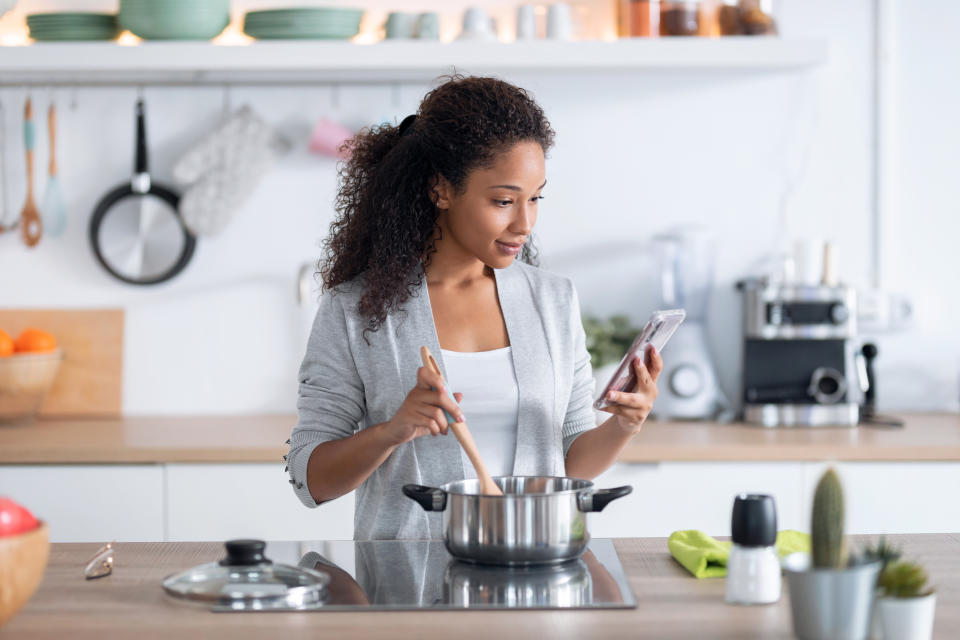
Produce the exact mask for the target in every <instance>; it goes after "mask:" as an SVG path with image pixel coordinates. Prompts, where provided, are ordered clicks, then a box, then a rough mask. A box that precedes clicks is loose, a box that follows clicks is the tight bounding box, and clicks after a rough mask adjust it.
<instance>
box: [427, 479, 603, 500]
mask: <svg viewBox="0 0 960 640" xmlns="http://www.w3.org/2000/svg"><path fill="white" fill-rule="evenodd" d="M492 478H493V480H494V482H496V481H497V480H498V479H502V478H556V479H559V480H576V481H577V482H583V483H585V485H584V486H582V487H580V488H579V489H562V490H559V491H547V492H541V493H505V494H503V495H487V494H483V493H464V492H463V491H452V490H451V489H450V487H451V486H452V485H455V484H460V483H462V482H469V481H471V480H476V478H464V479H463V480H454V481H453V482H446V483H444V484H442V485H440V486H439V487H437V489H440V490H441V491H443V492H445V493H447V494H448V495H453V496H465V497H468V498H491V499H496V500H502V499H504V498H526V497H546V496H562V495H570V494H574V495H579V494H581V493H583V492H584V491H593V490H594V489H595V485H594V483H593V482H591V481H590V480H584V479H583V478H574V477H573V476H513V475H511V476H492Z"/></svg>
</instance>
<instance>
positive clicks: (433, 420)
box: [287, 76, 662, 540]
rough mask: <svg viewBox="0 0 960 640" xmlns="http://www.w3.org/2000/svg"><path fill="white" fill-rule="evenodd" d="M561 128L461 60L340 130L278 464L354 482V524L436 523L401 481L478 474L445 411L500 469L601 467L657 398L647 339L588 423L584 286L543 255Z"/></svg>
mask: <svg viewBox="0 0 960 640" xmlns="http://www.w3.org/2000/svg"><path fill="white" fill-rule="evenodd" d="M553 137H554V132H553V130H552V129H551V127H550V123H549V122H548V121H547V119H546V117H545V116H544V114H543V111H542V110H541V109H540V107H539V106H538V105H537V104H536V103H535V102H534V101H533V100H532V99H531V98H530V97H529V96H528V95H527V93H526V92H525V91H523V90H522V89H520V88H517V87H515V86H513V85H511V84H508V83H506V82H503V81H500V80H497V79H493V78H474V77H461V76H454V77H452V78H450V79H449V80H448V81H447V82H445V83H444V84H442V85H440V86H438V87H437V88H436V89H434V90H433V91H431V92H430V93H428V94H427V95H426V97H425V98H424V99H423V101H422V102H421V104H420V108H419V109H418V112H417V114H416V115H412V116H408V117H407V118H405V119H404V121H403V122H402V123H401V124H400V125H399V126H398V127H394V126H390V125H384V126H380V127H377V128H374V129H372V130H369V131H366V132H362V133H360V134H358V135H357V136H356V137H355V138H353V139H352V141H351V143H350V145H351V152H352V154H351V157H350V160H349V161H348V162H347V163H346V165H345V166H344V168H343V169H342V171H341V187H340V192H339V194H338V198H337V211H338V214H339V215H338V217H337V219H336V220H335V221H334V223H333V224H332V225H331V233H330V236H329V237H328V239H327V240H326V242H325V248H326V255H325V258H324V260H323V261H322V263H321V274H322V276H323V283H324V289H325V290H326V291H327V292H328V293H326V294H325V295H324V296H323V297H322V298H321V302H320V309H319V311H318V313H317V317H316V321H315V322H314V327H313V331H312V334H311V336H310V340H309V344H308V346H307V353H306V356H305V357H304V360H303V365H302V367H301V370H300V378H299V380H300V387H299V400H298V403H297V408H298V411H299V421H298V424H297V426H296V427H295V428H294V430H293V435H292V436H291V438H290V452H289V454H288V458H287V463H288V468H289V473H290V480H289V481H290V483H291V484H293V485H294V489H295V492H296V494H297V496H298V497H299V498H300V500H301V501H302V502H303V503H304V504H305V505H307V506H308V507H316V506H317V505H318V504H320V503H322V502H325V501H327V500H332V499H334V498H337V497H339V496H341V495H344V494H345V493H348V492H350V491H352V490H354V489H357V493H356V511H355V519H354V537H355V538H356V539H368V540H369V539H396V538H420V539H423V538H439V537H440V518H439V517H438V516H437V515H435V514H427V513H426V512H424V511H423V510H422V509H421V508H420V507H419V506H418V505H417V504H416V503H414V502H413V501H412V500H408V499H407V498H405V497H404V496H403V495H402V493H401V491H400V488H401V486H403V485H404V484H406V483H418V484H423V485H430V486H437V485H440V484H444V483H446V482H452V481H454V480H459V479H463V478H464V477H475V476H474V472H473V468H472V466H471V465H470V463H469V461H468V460H467V458H466V456H465V455H464V454H463V453H462V451H461V448H460V446H459V444H458V443H457V441H456V439H455V438H454V437H453V436H452V435H450V436H448V435H447V432H448V425H447V421H446V419H445V417H444V414H443V409H446V410H447V411H448V412H449V413H450V414H451V415H453V416H455V417H458V418H465V419H466V422H467V425H468V427H469V428H470V430H471V433H472V434H473V437H474V439H475V440H476V442H477V445H478V447H479V449H480V453H481V455H482V456H483V458H484V460H485V462H486V463H487V465H488V467H489V471H490V473H491V474H492V475H494V476H496V475H559V476H562V475H567V476H575V477H579V478H593V477H595V476H597V475H598V474H600V473H601V472H603V471H604V470H605V469H607V468H608V467H609V466H610V465H611V464H612V463H613V462H614V461H615V460H616V458H617V455H618V454H619V453H620V451H621V450H622V449H623V447H624V446H625V445H626V444H627V442H628V441H629V440H630V438H631V436H633V435H634V434H635V433H637V432H638V431H639V430H640V427H641V425H642V424H643V421H644V419H645V418H646V417H647V414H648V413H649V411H650V407H651V405H652V403H653V400H654V398H655V397H656V394H657V389H656V379H657V376H658V375H659V373H660V370H661V368H662V361H661V359H660V356H659V354H656V353H652V352H649V353H648V354H647V358H646V359H647V362H643V361H642V359H638V360H637V362H634V363H633V366H634V367H635V368H636V371H637V374H638V378H639V380H638V383H637V386H636V388H635V389H633V390H632V391H631V392H625V393H621V394H618V395H617V396H616V397H613V398H611V399H612V400H615V401H616V402H617V403H618V404H616V405H615V406H611V407H610V408H609V409H608V411H609V412H610V413H612V414H613V415H612V416H611V417H610V418H609V419H608V420H607V421H606V422H604V423H603V424H602V425H600V426H596V421H595V416H594V413H593V408H592V401H593V398H592V394H593V378H592V375H591V370H590V356H589V354H588V352H587V350H586V347H585V344H584V340H585V335H584V331H583V325H582V323H581V320H580V305H579V302H578V300H577V294H576V291H575V290H574V287H573V284H572V282H571V281H570V279H568V278H565V277H561V276H558V275H554V274H551V273H548V272H546V271H542V270H540V269H538V268H536V266H535V258H534V252H533V250H532V249H531V245H530V242H529V239H530V236H531V233H532V231H533V226H534V223H535V222H536V219H537V205H538V202H539V201H540V199H542V198H543V196H542V190H543V188H544V186H545V184H546V178H545V168H544V159H545V154H546V152H547V150H548V149H549V148H550V147H551V145H552V144H553ZM518 256H519V258H520V261H517V260H516V258H517V257H518ZM421 345H426V346H427V347H429V349H430V351H431V352H432V353H433V354H434V356H435V358H436V360H437V362H438V363H439V365H440V369H441V371H442V372H443V374H444V378H445V379H446V380H447V381H448V383H449V384H450V387H451V389H453V390H454V391H455V394H454V395H455V397H456V399H457V403H460V406H458V404H457V403H454V402H453V401H451V400H450V399H449V398H448V397H447V396H446V395H445V393H444V392H443V385H444V383H443V379H441V377H440V376H437V375H435V374H433V373H431V372H430V371H429V370H428V369H426V368H424V367H423V366H422V363H421V360H420V347H421Z"/></svg>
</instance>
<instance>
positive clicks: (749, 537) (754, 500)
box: [727, 494, 780, 604]
mask: <svg viewBox="0 0 960 640" xmlns="http://www.w3.org/2000/svg"><path fill="white" fill-rule="evenodd" d="M731 524H732V527H731V528H732V532H731V537H732V538H733V545H732V546H731V548H730V556H729V558H728V559H727V602H729V603H731V604H769V603H771V602H776V601H778V600H779V599H780V558H779V556H778V555H777V548H776V546H774V545H775V543H776V541H777V508H776V505H775V504H774V502H773V496H769V495H763V494H740V495H739V496H737V497H736V499H735V500H734V501H733V518H732V522H731Z"/></svg>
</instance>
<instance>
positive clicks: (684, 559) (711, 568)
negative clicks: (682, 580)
mask: <svg viewBox="0 0 960 640" xmlns="http://www.w3.org/2000/svg"><path fill="white" fill-rule="evenodd" d="M730 545H731V543H730V542H720V541H719V540H716V539H715V538H712V537H710V536H708V535H707V534H705V533H704V532H703V531H696V530H693V529H691V530H688V531H674V532H673V533H671V534H670V539H669V540H667V547H669V548H670V554H671V555H672V556H673V557H674V558H676V560H677V562H679V563H680V564H682V565H683V566H684V567H685V568H686V569H687V571H689V572H690V573H692V574H693V575H694V577H697V578H722V577H724V576H726V575H727V556H728V555H730ZM776 546H777V552H778V553H779V554H780V557H781V558H783V557H785V556H788V555H790V554H791V553H796V552H797V551H807V552H809V551H810V534H809V533H802V532H800V531H794V530H792V529H787V530H785V531H781V532H779V533H777V542H776Z"/></svg>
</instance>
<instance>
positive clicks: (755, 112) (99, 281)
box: [0, 0, 960, 414]
mask: <svg viewBox="0 0 960 640" xmlns="http://www.w3.org/2000/svg"><path fill="white" fill-rule="evenodd" d="M22 1H23V2H28V1H29V0H22ZM41 4H44V3H40V2H37V3H36V5H37V9H38V10H40V9H43V10H50V9H52V8H60V9H63V8H64V7H65V5H68V4H70V3H65V2H59V3H54V2H47V3H46V4H45V5H44V6H43V7H41V6H40V5H41ZM73 4H74V5H76V3H73ZM93 4H96V3H88V4H85V5H84V8H85V9H95V8H97V7H93V6H92V5H93ZM101 4H103V5H104V6H106V5H107V4H111V3H101ZM287 4H293V3H287ZM354 4H356V3H354ZM481 4H483V3H481ZM487 4H495V3H487ZM783 4H784V5H785V6H784V12H783V15H782V24H783V25H784V32H785V34H786V35H788V36H798V37H825V38H828V39H829V41H830V59H829V62H828V63H827V64H826V65H824V66H823V67H821V68H818V69H814V70H812V71H805V72H742V71H741V72H723V71H709V72H707V71H703V72H648V73H589V74H573V75H549V74H547V75H537V74H523V75H516V76H512V77H510V78H508V79H510V80H513V81H515V82H517V83H518V84H520V85H522V86H524V87H526V88H528V89H530V90H531V91H532V93H533V94H534V96H535V97H536V98H537V100H538V101H539V102H540V103H541V104H542V106H543V107H544V108H545V110H546V112H547V115H548V116H549V117H550V119H551V121H552V123H553V125H554V127H555V129H556V130H557V132H558V135H557V146H556V148H555V149H554V150H553V152H552V153H551V156H550V158H549V160H548V180H549V184H548V187H547V189H546V190H545V195H546V196H547V198H546V200H544V202H543V203H542V204H541V215H540V219H539V221H538V223H537V227H536V237H537V244H538V246H539V248H540V251H541V257H542V261H543V263H544V266H546V267H547V268H550V269H553V270H556V271H559V272H562V273H565V274H567V275H570V276H571V277H573V278H574V279H575V280H576V282H577V285H578V289H579V291H580V296H581V301H582V303H583V305H584V308H585V310H590V311H593V312H595V313H609V312H613V311H625V312H628V313H630V314H631V315H633V316H635V318H636V319H637V321H640V320H642V319H643V318H645V317H646V315H647V314H648V313H649V311H650V310H651V309H652V308H653V307H654V306H656V304H657V302H658V301H657V298H656V283H655V280H654V276H655V272H654V267H653V260H652V258H651V256H650V254H649V253H648V249H647V248H645V245H646V242H647V241H648V240H649V238H650V236H651V235H652V234H653V233H655V232H657V231H661V230H664V229H666V228H669V227H673V226H676V225H681V224H688V223H693V224H702V225H707V226H709V227H710V228H711V229H712V230H713V231H714V232H715V233H716V237H717V241H718V252H717V253H718V257H717V266H716V271H715V273H716V288H715V291H714V295H713V298H712V302H711V305H710V317H711V321H710V324H709V338H710V341H711V348H712V352H713V355H714V357H715V358H716V363H717V369H718V372H719V376H720V380H721V384H722V385H723V387H724V390H725V392H726V393H727V394H728V395H729V396H730V397H733V398H735V397H737V395H738V388H739V369H740V349H741V338H740V333H741V332H740V322H741V313H740V301H739V298H738V297H737V294H736V292H735V291H734V289H733V283H734V282H735V281H736V280H737V279H738V278H740V277H742V276H744V275H746V274H747V273H748V272H749V271H750V270H751V269H752V268H754V267H755V265H756V264H757V261H758V260H759V259H760V258H761V257H762V256H763V255H764V254H765V253H766V252H768V251H770V250H771V249H772V248H773V247H774V245H775V242H776V240H777V228H778V227H777V222H778V215H779V214H778V211H779V203H780V200H781V196H782V195H783V192H784V189H786V188H787V185H788V183H789V182H790V181H796V189H795V191H794V192H793V194H792V197H791V198H790V199H789V201H788V213H789V225H790V226H789V230H790V232H791V233H792V234H793V235H797V236H803V235H817V236H821V237H826V238H827V239H830V240H832V241H834V242H835V243H836V244H837V246H838V249H839V273H840V275H841V277H842V279H843V280H845V281H847V282H852V283H854V284H857V285H858V286H863V285H866V284H868V281H869V275H870V274H869V270H868V267H869V257H870V252H869V237H870V221H871V214H870V211H871V206H872V204H871V173H870V160H871V153H872V139H873V138H872V129H871V124H870V123H871V73H872V62H871V60H872V59H871V53H870V43H871V41H870V32H869V25H870V22H871V7H872V3H871V2H868V1H867V0H856V1H851V2H844V3H836V2H828V1H827V0H812V1H809V2H802V3H800V2H798V3H789V5H787V3H783ZM380 5H383V3H378V4H377V6H380ZM947 6H948V5H946V4H945V3H944V8H943V11H947V10H948V9H947V8H946V7H947ZM949 7H950V8H949V11H950V12H952V13H953V15H954V17H955V20H954V23H955V22H956V21H957V20H960V10H958V9H957V8H956V7H955V6H954V5H949ZM235 8H236V7H235ZM425 8H427V7H425ZM826 15H829V16H830V18H831V19H830V20H826V19H824V16H826ZM916 20H917V18H916V16H914V17H913V20H907V21H905V22H903V23H902V25H903V26H902V27H901V30H902V33H901V39H902V40H903V41H904V42H909V43H910V46H905V45H904V46H903V50H904V52H905V53H904V60H905V61H909V62H910V63H911V67H910V69H911V75H909V76H906V77H905V78H904V80H903V81H902V85H903V87H904V93H903V100H902V103H901V104H898V105H897V106H898V107H899V108H900V113H901V120H900V123H901V125H900V126H901V133H900V135H901V143H900V149H901V150H902V161H901V165H900V168H901V170H902V171H901V173H900V174H899V175H901V176H902V178H901V179H902V184H901V189H900V191H901V195H900V199H899V201H898V204H899V207H898V214H899V215H900V218H899V220H901V221H902V235H901V237H900V242H899V243H898V244H897V248H898V251H897V254H896V255H894V256H891V257H890V259H889V261H888V262H887V263H886V264H885V266H886V267H887V272H888V274H890V285H891V287H893V288H895V289H897V290H899V291H903V292H907V293H909V294H910V296H911V299H912V300H913V302H914V304H915V308H916V314H917V315H916V320H915V327H913V328H911V329H910V330H908V331H907V332H905V333H902V334H898V335H894V336H887V337H884V336H880V337H879V338H880V340H879V344H880V350H881V352H880V358H879V360H878V371H879V375H880V383H879V384H880V391H879V401H880V405H881V408H883V409H899V408H909V409H956V408H957V403H958V398H960V381H958V375H960V339H958V338H957V336H956V334H955V327H956V324H957V319H958V318H960V302H958V299H957V296H956V295H955V290H956V285H955V284H954V280H955V278H956V275H957V274H958V273H960V257H958V255H960V254H958V253H957V252H956V248H955V244H956V238H957V237H960V218H957V216H956V215H955V211H954V209H955V204H954V203H956V202H957V201H960V197H958V193H957V186H956V184H957V182H956V181H955V180H954V179H953V178H952V176H950V175H948V173H949V172H948V171H947V167H953V166H954V165H955V162H953V163H952V164H951V163H949V162H947V155H946V154H947V153H949V151H948V150H951V149H952V150H955V149H956V148H958V147H960V144H958V143H960V139H958V138H960V132H958V130H956V128H952V129H951V128H950V127H946V126H942V123H944V122H950V121H951V119H950V118H951V117H952V114H953V113H955V112H956V110H957V108H958V107H960V91H958V89H957V88H956V87H947V88H945V87H944V86H943V83H941V82H939V81H938V80H937V77H936V76H930V75H927V74H926V72H922V73H921V72H918V73H916V74H914V73H913V69H914V68H916V69H920V70H922V69H925V68H927V67H930V68H933V67H932V65H933V62H934V61H936V60H938V59H939V57H938V56H941V55H942V53H937V49H936V47H938V46H946V44H947V43H949V45H950V46H951V47H952V51H954V52H955V53H960V52H958V51H957V46H958V45H956V43H955V42H954V41H953V40H952V39H950V40H948V39H947V38H946V35H943V36H942V38H941V39H937V38H935V37H934V38H931V37H929V34H928V30H929V28H930V25H929V24H926V23H919V22H916ZM946 22H947V21H946V20H944V21H943V23H944V24H946ZM937 33H939V32H937ZM941 40H942V42H941ZM924 56H926V57H924ZM925 64H926V65H927V66H925ZM466 71H468V70H466ZM428 88H429V87H428V86H427V85H412V84H404V85H402V86H401V85H390V84H387V85H382V84H381V85H370V86H341V87H339V89H338V90H337V91H338V97H337V100H334V96H333V92H332V89H331V88H330V87H329V86H318V87H272V88H264V87H234V88H233V89H232V90H231V99H232V101H233V104H235V105H237V106H239V105H240V104H243V103H249V104H251V105H252V106H253V107H254V108H255V109H256V111H257V112H258V113H259V114H260V115H261V116H263V117H264V118H265V119H267V120H268V121H269V122H271V123H273V124H274V125H275V126H276V127H277V128H278V130H279V131H280V132H281V133H282V134H284V135H285V136H287V137H288V138H289V139H291V140H292V141H293V142H294V143H295V146H294V149H293V151H292V152H291V153H290V154H288V155H287V156H285V157H283V158H281V160H280V161H279V163H278V164H277V166H276V168H275V169H274V171H273V172H272V173H271V174H270V175H269V176H267V178H266V179H265V180H264V182H263V183H262V184H261V186H260V188H259V189H258V190H257V191H256V192H255V193H254V194H253V196H252V197H251V199H250V201H249V202H248V203H247V204H246V206H245V207H244V208H243V209H242V210H240V211H238V212H237V213H236V216H235V219H234V220H233V222H232V223H231V224H230V226H229V227H228V228H227V229H226V230H225V231H224V233H223V234H222V235H221V236H218V237H216V238H212V239H203V240H201V241H200V242H199V244H198V248H197V252H196V254H195V256H194V260H193V262H192V263H191V264H190V265H189V266H188V268H187V269H186V271H185V272H184V273H183V274H182V275H181V276H179V277H178V278H177V279H175V280H174V281H172V282H170V283H167V284H163V285H159V286H154V287H147V288H134V287H130V286H127V285H123V284H121V283H119V282H117V281H114V280H112V279H110V277H109V276H108V275H107V274H106V273H105V272H103V271H102V270H101V268H100V267H99V266H98V265H97V264H96V262H95V261H94V259H93V256H92V254H91V251H90V249H89V246H88V242H87V235H86V233H87V229H86V226H87V222H88V219H89V216H90V212H91V211H92V209H93V207H94V205H95V203H96V202H97V200H98V199H99V198H100V197H101V195H102V194H104V193H105V192H106V191H107V190H108V189H110V188H112V187H113V186H115V185H116V184H119V183H121V182H123V181H124V180H126V179H128V177H129V173H130V171H131V168H132V162H133V157H132V155H133V131H134V129H133V102H134V100H135V97H136V90H135V88H133V87H129V88H127V87H123V88H81V89H78V90H76V91H72V90H66V89H57V90H56V91H55V92H54V93H53V94H52V95H53V96H54V98H55V100H56V101H57V104H58V107H59V114H58V115H59V140H58V161H59V165H60V174H61V181H62V187H63V191H64V193H65V195H66V198H67V203H68V210H69V214H68V215H69V218H68V228H67V232H66V234H65V235H64V236H63V237H61V238H57V239H45V240H44V241H43V242H42V243H41V245H40V246H39V247H38V248H37V249H35V250H28V249H27V248H25V247H24V246H23V245H22V244H21V243H20V242H19V241H18V240H17V239H16V238H15V237H13V236H2V237H0V306H3V307H110V306H120V307H124V308H126V310H127V331H126V336H125V363H124V364H125V367H124V372H125V373H124V392H125V396H124V404H125V410H126V412H127V413H130V414H141V413H169V414H177V413H235V412H292V411H293V410H294V406H295V405H294V403H295V398H296V371H297V367H298V365H299V360H300V358H301V356H302V350H303V344H304V335H305V325H306V324H307V321H306V320H305V319H304V315H305V314H306V313H309V312H308V311H307V310H305V309H304V308H303V307H301V306H298V304H297V300H296V286H297V283H296V278H297V272H298V269H299V267H300V265H301V264H302V263H303V262H305V261H309V260H316V258H317V257H318V255H319V249H318V247H319V243H320V241H321V239H322V237H323V236H324V235H325V234H326V231H327V228H328V225H329V223H330V221H331V219H332V202H333V198H334V195H335V189H336V173H335V171H336V167H335V163H334V162H333V161H332V160H329V159H324V158H321V157H318V156H314V155H311V154H309V153H307V151H306V142H307V135H308V134H309V131H310V129H311V127H312V125H313V123H314V122H315V121H316V120H318V119H319V118H320V117H322V116H326V117H329V118H331V119H335V120H340V121H342V122H343V123H344V124H346V125H347V126H350V127H352V128H356V127H360V126H363V125H365V124H369V123H371V122H376V121H379V120H381V119H383V118H397V119H398V120H399V119H400V118H402V117H403V116H405V115H406V114H408V113H410V112H412V111H413V110H414V109H415V108H416V105H417V104H418V102H419V99H420V97H421V96H422V95H423V93H424V92H425V91H426V90H427V89H428ZM935 91H936V92H939V93H937V94H936V95H937V98H936V102H935V103H931V102H930V101H929V100H922V99H919V98H918V96H922V95H934V92H935ZM924 92H926V94H925V93H924ZM32 95H33V98H34V103H35V106H34V108H35V111H36V112H37V113H39V114H43V113H45V109H46V105H47V101H48V99H49V97H50V95H51V94H50V91H49V90H48V89H46V88H43V87H35V88H33V89H32ZM25 96H26V91H25V90H24V89H23V88H19V87H17V88H2V89H0V101H2V103H3V106H4V108H5V120H4V122H3V123H0V124H2V126H3V132H4V133H5V136H6V139H7V164H8V183H9V184H10V185H11V190H10V193H9V194H3V197H6V199H7V200H6V201H7V205H8V207H9V208H10V209H11V210H12V211H19V209H20V207H21V206H22V203H23V193H24V191H23V190H24V166H23V147H22V133H21V113H22V108H23V101H24V98H25ZM145 97H146V101H147V113H148V122H147V130H148V137H149V147H150V153H151V168H152V171H153V173H154V179H155V180H157V181H165V182H170V180H169V171H170V166H171V164H172V162H173V161H174V160H175V159H176V158H177V157H178V155H179V154H180V153H182V152H183V151H184V150H185V149H186V148H188V146H189V145H190V144H191V143H192V142H193V141H194V140H196V139H197V138H198V137H199V136H201V135H203V133H204V132H206V131H208V130H209V129H210V128H211V127H212V126H214V124H215V123H216V122H217V119H218V117H219V115H220V109H221V105H222V98H223V95H222V90H221V89H219V88H212V87H204V88H176V87H166V88H161V87H147V88H146V90H145ZM71 104H74V105H75V106H71ZM36 119H37V124H38V128H37V131H38V137H37V147H38V152H37V154H36V156H37V157H36V159H35V170H36V172H37V175H38V180H37V183H36V187H37V189H38V192H39V193H41V194H42V189H43V187H44V185H45V181H46V179H45V169H46V158H47V155H46V130H45V126H43V122H44V121H43V119H42V118H40V117H37V118H36ZM936 122H940V123H941V124H940V125H935V124H934V123H936ZM934 134H936V135H934ZM951 207H953V208H954V209H951ZM624 270H627V271H628V272H629V273H631V274H632V275H630V276H624V275H623V271H624Z"/></svg>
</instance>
